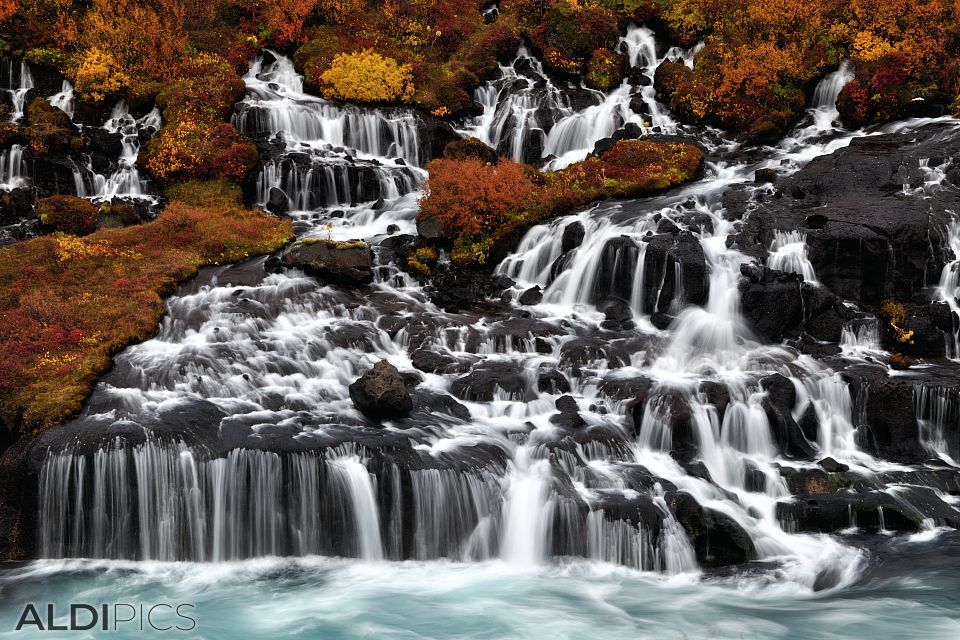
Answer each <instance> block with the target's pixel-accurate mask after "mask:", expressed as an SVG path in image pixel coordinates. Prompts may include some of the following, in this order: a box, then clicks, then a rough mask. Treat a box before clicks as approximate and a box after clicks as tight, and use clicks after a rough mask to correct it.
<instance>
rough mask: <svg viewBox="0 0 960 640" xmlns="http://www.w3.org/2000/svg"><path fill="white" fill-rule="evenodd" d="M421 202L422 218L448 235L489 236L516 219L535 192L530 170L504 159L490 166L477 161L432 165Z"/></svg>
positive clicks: (442, 162)
mask: <svg viewBox="0 0 960 640" xmlns="http://www.w3.org/2000/svg"><path fill="white" fill-rule="evenodd" d="M424 191H425V193H426V195H425V196H424V198H423V199H422V200H421V215H423V216H424V217H427V218H431V219H433V220H435V221H436V222H438V223H439V224H440V226H441V228H443V229H444V230H445V231H446V232H447V233H448V234H451V235H453V234H456V235H458V236H460V237H480V236H484V235H488V234H490V233H491V232H493V231H494V230H495V229H496V228H497V227H499V226H501V225H504V224H506V223H508V222H509V221H510V220H511V219H513V218H514V217H516V216H517V215H518V214H519V212H520V209H521V207H523V206H524V205H525V204H526V203H527V198H528V197H529V196H530V194H531V193H532V192H533V182H532V181H531V180H530V177H529V175H528V173H527V168H525V167H524V166H523V165H520V164H517V163H516V162H513V161H510V160H507V159H505V158H504V159H502V160H501V161H500V163H499V164H497V165H491V164H489V163H485V162H483V161H482V160H479V159H476V158H466V159H464V160H451V159H446V158H444V159H441V160H434V161H433V162H431V163H430V179H429V180H428V182H427V185H426V187H425V189H424Z"/></svg>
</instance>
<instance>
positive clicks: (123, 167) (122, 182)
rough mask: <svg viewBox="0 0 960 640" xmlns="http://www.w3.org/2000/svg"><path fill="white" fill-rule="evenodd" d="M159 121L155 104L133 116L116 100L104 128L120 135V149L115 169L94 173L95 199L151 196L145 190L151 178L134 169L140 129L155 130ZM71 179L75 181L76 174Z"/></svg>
mask: <svg viewBox="0 0 960 640" xmlns="http://www.w3.org/2000/svg"><path fill="white" fill-rule="evenodd" d="M162 124H163V123H162V120H161V118H160V110H159V109H157V108H156V107H154V108H153V110H152V111H150V112H149V113H148V114H147V115H145V116H143V117H142V118H139V119H136V118H134V117H133V116H132V115H130V110H129V109H128V108H127V103H126V102H125V101H123V100H121V101H120V102H118V103H117V105H116V106H115V107H114V108H113V111H112V112H111V114H110V118H109V119H107V121H106V123H104V125H103V128H104V129H106V130H107V131H109V132H111V133H119V134H120V135H121V145H122V150H121V152H120V158H119V159H118V160H117V169H116V170H115V171H114V172H113V173H112V174H111V175H110V176H102V175H96V176H94V189H93V195H92V198H93V199H94V200H106V201H109V200H112V199H113V198H117V197H120V198H148V199H152V198H153V196H151V195H150V193H149V190H148V189H149V184H150V181H149V180H147V179H146V178H145V177H143V176H142V175H141V174H140V171H139V170H138V169H137V157H138V156H139V154H140V135H141V132H148V133H150V134H152V133H155V132H156V131H159V129H160V127H161V126H162ZM74 180H75V181H76V177H75V178H74ZM78 192H79V188H78Z"/></svg>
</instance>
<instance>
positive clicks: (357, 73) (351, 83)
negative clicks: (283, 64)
mask: <svg viewBox="0 0 960 640" xmlns="http://www.w3.org/2000/svg"><path fill="white" fill-rule="evenodd" d="M320 80H321V82H322V83H323V84H324V87H323V95H324V96H325V97H327V98H330V99H334V100H352V101H357V102H410V101H411V100H412V99H413V95H414V86H413V67H412V66H411V65H409V64H403V65H402V64H399V63H398V62H397V61H396V60H394V59H393V58H389V57H385V56H381V55H380V54H379V53H377V52H375V51H373V50H371V49H365V50H363V51H356V52H354V53H340V54H337V56H336V57H334V59H333V64H332V65H331V66H330V68H329V69H327V70H326V71H325V72H324V73H323V75H321V76H320Z"/></svg>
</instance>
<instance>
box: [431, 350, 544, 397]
mask: <svg viewBox="0 0 960 640" xmlns="http://www.w3.org/2000/svg"><path fill="white" fill-rule="evenodd" d="M498 391H499V392H501V393H505V394H507V396H508V397H510V398H511V399H513V400H532V399H533V398H534V397H535V396H534V394H533V393H532V392H531V391H529V390H528V389H527V385H526V379H525V377H524V374H523V370H522V369H521V368H520V366H519V365H518V364H517V363H515V362H509V361H503V360H485V361H483V362H480V363H478V364H477V365H476V366H474V368H473V369H472V370H471V371H470V373H468V374H467V375H464V376H460V377H459V378H457V379H456V380H454V381H453V383H452V384H451V385H450V393H452V394H453V395H455V396H456V397H458V398H460V399H461V400H468V401H471V402H492V401H493V399H494V396H495V395H496V394H497V392H498Z"/></svg>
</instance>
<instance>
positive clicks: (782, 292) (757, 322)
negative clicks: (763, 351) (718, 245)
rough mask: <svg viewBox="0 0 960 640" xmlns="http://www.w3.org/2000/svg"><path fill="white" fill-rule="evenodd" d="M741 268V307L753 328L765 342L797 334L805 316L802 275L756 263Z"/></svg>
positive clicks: (777, 340) (745, 318) (780, 339)
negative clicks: (801, 294) (801, 292)
mask: <svg viewBox="0 0 960 640" xmlns="http://www.w3.org/2000/svg"><path fill="white" fill-rule="evenodd" d="M740 272H741V274H742V275H743V276H744V278H743V279H742V280H741V281H740V285H739V287H740V299H741V310H742V313H743V317H744V320H746V321H747V324H748V325H749V326H750V328H751V329H753V331H754V332H755V333H757V335H758V336H760V337H761V338H763V340H764V342H780V341H782V340H783V339H784V338H785V337H787V336H788V335H795V334H796V332H797V330H798V328H799V327H800V323H801V321H802V320H803V300H802V298H801V296H800V283H801V281H802V278H800V276H798V275H797V274H795V273H783V272H782V271H774V270H773V269H767V268H766V267H758V266H754V265H743V266H742V267H741V268H740Z"/></svg>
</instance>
